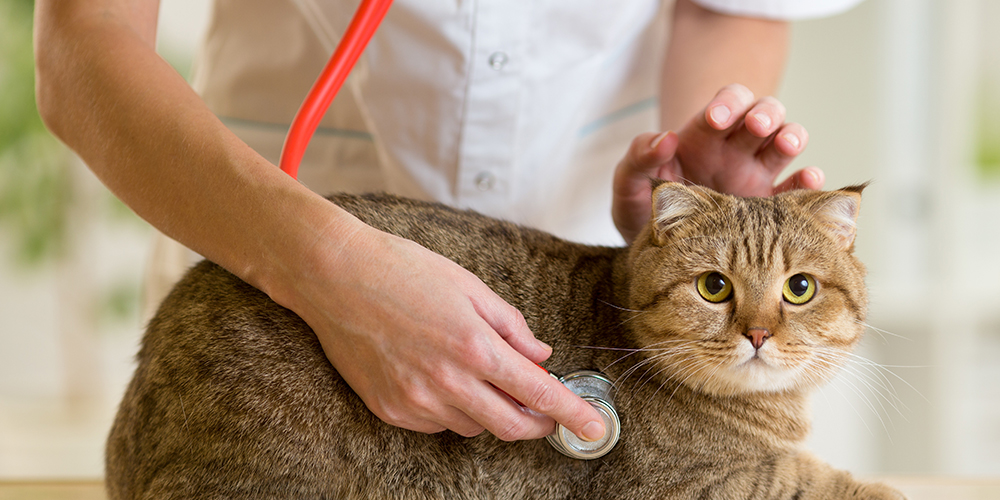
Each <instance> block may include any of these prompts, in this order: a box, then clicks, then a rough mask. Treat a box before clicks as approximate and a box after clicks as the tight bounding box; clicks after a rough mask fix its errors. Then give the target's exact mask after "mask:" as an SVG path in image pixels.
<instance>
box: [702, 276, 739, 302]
mask: <svg viewBox="0 0 1000 500" xmlns="http://www.w3.org/2000/svg"><path fill="white" fill-rule="evenodd" d="M698 293H699V294H700V295H701V297H702V298H703V299H705V300H707V301H709V302H722V301H724V300H726V299H728V298H729V296H730V295H732V294H733V285H732V284H730V283H729V279H728V278H726V277H725V276H723V275H722V274H720V273H717V272H715V271H709V272H707V273H703V274H702V275H701V276H699V277H698Z"/></svg>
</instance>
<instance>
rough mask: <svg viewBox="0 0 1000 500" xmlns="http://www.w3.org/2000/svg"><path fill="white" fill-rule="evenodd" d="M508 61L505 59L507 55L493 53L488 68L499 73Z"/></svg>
mask: <svg viewBox="0 0 1000 500" xmlns="http://www.w3.org/2000/svg"><path fill="white" fill-rule="evenodd" d="M508 60H509V58H508V57H507V54H505V53H503V52H494V53H493V55H491V56H490V59H489V63H490V67H491V68H493V69H495V70H497V71H500V70H502V69H503V67H504V66H506V65H507V61H508Z"/></svg>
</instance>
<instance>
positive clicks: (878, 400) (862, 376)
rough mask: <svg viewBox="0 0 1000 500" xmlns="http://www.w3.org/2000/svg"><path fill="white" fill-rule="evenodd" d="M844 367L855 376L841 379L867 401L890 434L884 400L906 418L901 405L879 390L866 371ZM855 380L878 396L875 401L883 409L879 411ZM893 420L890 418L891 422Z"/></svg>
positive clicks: (831, 364)
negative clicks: (861, 371) (868, 378)
mask: <svg viewBox="0 0 1000 500" xmlns="http://www.w3.org/2000/svg"><path fill="white" fill-rule="evenodd" d="M830 366H831V367H833V366H835V364H834V363H830ZM843 369H844V372H845V373H848V374H850V375H853V376H854V378H853V379H852V378H843V379H841V380H842V381H843V382H844V383H845V384H847V385H848V387H849V388H850V389H851V391H852V392H853V393H854V394H855V395H856V396H858V397H859V398H860V399H861V400H862V401H863V402H864V403H865V405H866V406H867V407H868V409H869V410H870V411H871V412H872V413H873V414H875V416H876V417H878V419H879V421H880V422H881V424H882V428H883V429H884V430H885V431H886V435H889V428H888V426H887V425H886V422H885V419H884V418H883V417H882V416H883V415H885V416H886V417H888V416H889V411H888V409H887V408H886V407H885V405H884V404H883V403H882V402H883V401H886V402H888V403H889V406H891V407H892V408H893V409H894V410H896V412H898V413H899V414H900V415H901V416H903V418H904V419H905V418H906V416H905V415H903V412H902V411H900V409H899V407H898V406H896V404H895V403H894V402H893V400H892V399H891V398H889V397H887V396H886V394H884V393H883V392H882V391H881V390H879V388H878V387H876V386H875V385H873V384H872V383H871V382H870V381H869V380H867V379H866V376H865V374H864V373H860V372H858V371H857V370H856V369H855V368H854V367H852V366H848V365H844V366H843ZM832 371H833V370H832V369H831V372H832ZM855 381H857V382H861V383H862V384H863V385H864V387H865V388H866V389H867V390H868V391H869V392H871V393H873V394H874V395H875V396H876V397H875V403H878V406H879V407H880V408H881V409H882V411H881V412H879V411H878V409H877V408H876V407H875V403H873V402H872V400H871V398H869V397H868V395H867V394H866V391H864V390H862V389H861V388H859V387H858V386H857V384H856V383H855ZM891 421H892V420H891V418H890V422H891ZM893 427H895V426H893Z"/></svg>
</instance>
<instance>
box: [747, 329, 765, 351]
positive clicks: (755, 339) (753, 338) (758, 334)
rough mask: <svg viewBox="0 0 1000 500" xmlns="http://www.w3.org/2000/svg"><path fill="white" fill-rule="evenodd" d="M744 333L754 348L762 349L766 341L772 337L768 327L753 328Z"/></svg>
mask: <svg viewBox="0 0 1000 500" xmlns="http://www.w3.org/2000/svg"><path fill="white" fill-rule="evenodd" d="M743 335H744V336H745V337H746V338H747V340H749V341H750V343H751V344H753V348H754V349H760V346H762V345H764V341H765V340H767V339H769V338H771V332H770V331H768V330H767V328H751V329H749V330H747V332H746V333H744V334H743Z"/></svg>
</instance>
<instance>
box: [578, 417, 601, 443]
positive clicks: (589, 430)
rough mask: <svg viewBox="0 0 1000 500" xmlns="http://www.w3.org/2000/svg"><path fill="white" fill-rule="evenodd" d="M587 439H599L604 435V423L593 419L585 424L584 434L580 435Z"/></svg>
mask: <svg viewBox="0 0 1000 500" xmlns="http://www.w3.org/2000/svg"><path fill="white" fill-rule="evenodd" d="M580 437H582V438H583V439H586V440H587V441H597V440H598V439H601V438H602V437H604V424H602V423H600V422H598V421H596V420H595V421H593V422H590V423H589V424H587V425H585V426H583V436H580Z"/></svg>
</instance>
